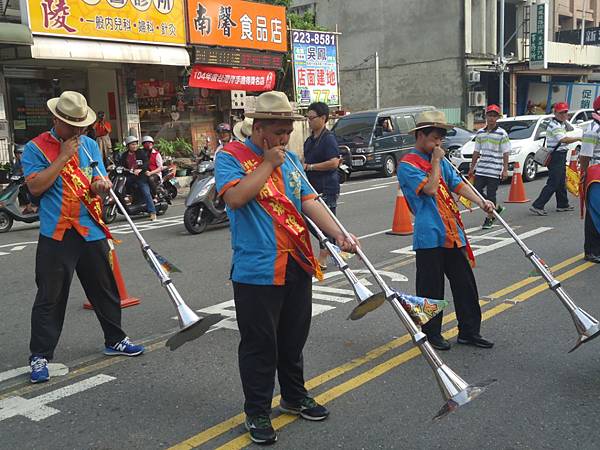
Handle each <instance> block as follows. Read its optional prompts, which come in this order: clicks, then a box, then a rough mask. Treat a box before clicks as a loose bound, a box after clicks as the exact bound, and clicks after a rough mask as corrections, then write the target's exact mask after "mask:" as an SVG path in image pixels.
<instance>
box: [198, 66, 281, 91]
mask: <svg viewBox="0 0 600 450" xmlns="http://www.w3.org/2000/svg"><path fill="white" fill-rule="evenodd" d="M189 85H190V86H191V87H196V88H206V89H216V90H220V91H238V90H239V91H254V92H262V91H271V90H273V89H274V88H275V72H274V71H272V70H257V69H234V68H231V67H218V66H202V65H198V64H196V65H195V66H194V68H193V69H192V73H191V75H190V81H189Z"/></svg>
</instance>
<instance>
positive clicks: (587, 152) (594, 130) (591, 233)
mask: <svg viewBox="0 0 600 450" xmlns="http://www.w3.org/2000/svg"><path fill="white" fill-rule="evenodd" d="M599 113H600V97H598V98H596V100H594V113H593V114H592V117H593V119H594V120H593V121H592V123H590V125H589V126H588V128H587V130H586V131H585V133H584V134H583V141H582V144H581V151H580V152H579V166H580V171H581V175H582V178H583V180H582V181H583V186H582V188H581V192H580V194H581V195H582V196H584V197H583V200H584V202H585V203H584V205H585V225H584V236H585V237H584V244H583V250H584V254H585V256H584V258H585V260H586V261H591V262H593V263H597V264H598V263H600V231H599V230H600V114H599ZM582 206H583V205H582Z"/></svg>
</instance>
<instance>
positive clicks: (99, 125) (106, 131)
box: [94, 111, 112, 163]
mask: <svg viewBox="0 0 600 450" xmlns="http://www.w3.org/2000/svg"><path fill="white" fill-rule="evenodd" d="M94 132H95V135H96V142H97V143H98V147H100V151H101V152H102V161H103V162H104V163H106V161H107V158H108V157H109V155H110V154H111V150H112V142H111V140H110V133H111V132H112V125H111V124H110V122H109V121H108V120H106V118H105V117H104V111H98V119H97V120H96V123H95V124H94Z"/></svg>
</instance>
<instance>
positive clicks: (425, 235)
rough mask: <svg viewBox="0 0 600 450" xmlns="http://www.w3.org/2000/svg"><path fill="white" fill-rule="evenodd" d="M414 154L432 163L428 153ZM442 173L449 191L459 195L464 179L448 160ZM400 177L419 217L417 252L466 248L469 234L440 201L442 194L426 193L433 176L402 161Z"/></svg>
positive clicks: (444, 160) (409, 203)
mask: <svg viewBox="0 0 600 450" xmlns="http://www.w3.org/2000/svg"><path fill="white" fill-rule="evenodd" d="M410 153H412V154H416V155H417V156H418V157H419V158H422V159H424V160H425V161H428V162H431V155H429V154H427V153H424V152H421V151H419V150H417V149H413V150H412V151H411V152H410ZM440 172H441V176H442V178H443V179H444V181H445V183H446V185H447V186H448V189H449V190H450V191H453V192H457V191H458V190H459V189H460V187H461V184H462V180H461V178H460V177H459V176H458V174H457V173H456V171H455V170H454V169H453V168H452V166H451V165H450V163H449V162H448V161H446V159H445V158H444V159H442V160H441V162H440ZM397 175H398V182H399V183H400V188H401V189H402V193H403V194H404V196H405V197H406V201H407V202H408V205H409V206H410V209H411V211H412V213H413V215H414V216H415V225H414V233H413V250H418V249H426V248H436V247H445V248H454V247H458V248H461V247H464V246H466V244H467V241H466V238H465V234H464V232H463V230H462V229H461V227H460V226H459V225H458V223H457V221H456V217H455V216H454V214H453V213H452V211H450V210H449V209H448V207H447V205H446V204H445V203H444V200H442V199H441V198H439V195H434V196H431V195H427V194H425V193H423V192H422V189H423V187H424V186H425V184H427V181H428V180H429V174H428V173H427V172H426V171H424V170H422V169H420V168H417V167H415V166H414V165H412V164H409V163H408V162H406V161H400V164H398V171H397Z"/></svg>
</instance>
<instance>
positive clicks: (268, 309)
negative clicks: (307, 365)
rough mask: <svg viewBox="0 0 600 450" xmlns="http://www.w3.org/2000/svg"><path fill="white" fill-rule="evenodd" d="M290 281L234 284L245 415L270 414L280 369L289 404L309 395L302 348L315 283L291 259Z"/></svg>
mask: <svg viewBox="0 0 600 450" xmlns="http://www.w3.org/2000/svg"><path fill="white" fill-rule="evenodd" d="M285 281H286V282H285V285H284V286H272V285H269V286H262V285H255V284H244V283H237V282H234V283H233V293H234V299H235V311H236V315H237V323H238V328H239V330H240V335H241V341H240V345H239V350H238V358H239V365H240V375H241V378H242V387H243V389H244V397H245V403H244V411H245V412H246V414H247V415H249V416H256V415H259V414H270V412H271V400H272V398H273V388H274V386H275V371H277V374H278V376H279V385H280V387H281V396H282V397H283V398H284V399H285V400H286V401H287V402H291V403H299V402H300V400H302V399H303V398H304V397H305V396H306V394H307V392H306V389H305V387H304V366H303V359H302V349H303V348H304V344H305V343H306V339H307V337H308V330H309V328H310V320H311V314H312V299H311V297H312V295H311V291H312V280H311V277H310V276H309V275H308V274H307V273H306V272H305V271H304V270H303V269H302V268H301V267H300V266H299V265H298V263H296V262H295V261H294V259H293V258H292V257H291V256H290V257H289V259H288V266H287V272H286V280H285Z"/></svg>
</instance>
